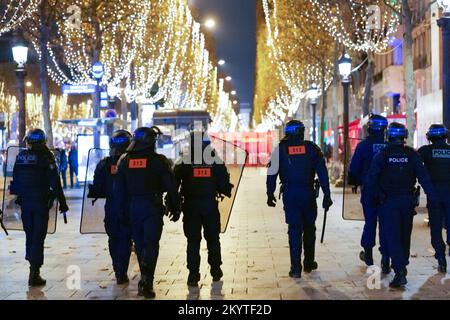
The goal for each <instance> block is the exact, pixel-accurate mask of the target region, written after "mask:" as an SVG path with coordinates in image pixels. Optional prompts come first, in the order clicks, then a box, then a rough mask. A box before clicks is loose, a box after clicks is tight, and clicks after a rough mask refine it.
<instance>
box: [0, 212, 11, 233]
mask: <svg viewBox="0 0 450 320" xmlns="http://www.w3.org/2000/svg"><path fill="white" fill-rule="evenodd" d="M0 226H1V227H2V229H3V231H5V234H6V235H7V236H9V233H8V230H6V227H5V225H4V224H3V213H2V218H1V219H0Z"/></svg>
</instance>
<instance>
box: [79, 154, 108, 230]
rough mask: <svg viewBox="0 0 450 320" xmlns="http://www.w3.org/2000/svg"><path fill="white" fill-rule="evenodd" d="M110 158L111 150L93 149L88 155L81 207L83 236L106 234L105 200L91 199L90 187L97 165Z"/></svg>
mask: <svg viewBox="0 0 450 320" xmlns="http://www.w3.org/2000/svg"><path fill="white" fill-rule="evenodd" d="M107 156H109V150H106V149H91V150H89V153H88V159H87V165H86V177H85V181H86V182H85V184H84V191H83V203H82V207H81V223H80V233H81V234H102V233H106V231H105V224H104V222H103V220H104V219H105V201H106V200H105V199H93V198H89V185H92V184H93V183H94V172H95V168H96V167H97V164H98V163H99V162H100V160H102V159H103V158H105V157H107Z"/></svg>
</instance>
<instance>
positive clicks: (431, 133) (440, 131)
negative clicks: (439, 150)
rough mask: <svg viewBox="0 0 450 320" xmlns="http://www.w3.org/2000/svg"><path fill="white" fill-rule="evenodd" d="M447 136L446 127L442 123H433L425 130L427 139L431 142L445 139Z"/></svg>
mask: <svg viewBox="0 0 450 320" xmlns="http://www.w3.org/2000/svg"><path fill="white" fill-rule="evenodd" d="M448 137H449V131H448V129H447V128H446V127H445V126H444V125H442V124H433V125H431V127H430V129H428V132H427V139H428V140H429V141H431V142H432V143H436V142H440V141H445V140H447V139H448Z"/></svg>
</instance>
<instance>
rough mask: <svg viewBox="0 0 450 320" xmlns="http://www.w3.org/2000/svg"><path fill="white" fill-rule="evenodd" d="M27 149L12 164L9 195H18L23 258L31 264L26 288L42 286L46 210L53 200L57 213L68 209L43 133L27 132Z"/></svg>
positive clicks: (56, 169)
mask: <svg viewBox="0 0 450 320" xmlns="http://www.w3.org/2000/svg"><path fill="white" fill-rule="evenodd" d="M25 142H26V144H27V149H26V150H23V151H21V152H20V153H19V154H18V156H17V158H16V162H15V164H14V169H13V181H12V183H11V193H12V194H15V195H17V196H18V204H19V205H20V208H21V211H22V222H23V228H24V230H25V235H26V256H25V259H26V260H28V262H29V263H30V276H29V279H28V285H29V286H32V287H35V286H43V285H45V284H46V280H44V279H42V277H41V276H40V268H41V266H42V265H43V263H44V241H45V237H46V235H47V227H48V220H49V210H50V209H51V207H52V205H53V200H54V199H55V198H56V199H58V202H59V210H60V212H62V213H65V212H67V211H68V210H69V208H68V207H67V203H66V198H65V196H64V193H63V190H62V187H61V180H60V179H59V174H58V172H59V171H58V167H57V165H56V160H55V156H54V155H53V153H52V152H51V151H50V150H49V149H48V148H47V146H46V137H45V133H44V131H42V130H40V129H33V130H30V131H29V132H28V134H27V136H26V137H25Z"/></svg>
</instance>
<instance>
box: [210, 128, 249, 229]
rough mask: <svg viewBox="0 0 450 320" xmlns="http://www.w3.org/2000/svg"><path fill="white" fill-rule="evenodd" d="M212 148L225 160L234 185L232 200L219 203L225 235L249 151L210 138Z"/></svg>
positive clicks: (225, 199)
mask: <svg viewBox="0 0 450 320" xmlns="http://www.w3.org/2000/svg"><path fill="white" fill-rule="evenodd" d="M210 138H211V146H212V147H213V148H214V150H215V151H216V154H217V156H218V157H219V158H220V159H222V160H223V162H224V164H225V166H226V167H227V170H228V173H229V174H230V182H231V183H232V184H233V185H234V188H233V189H232V191H231V197H230V198H227V197H225V198H223V199H222V201H220V202H219V211H220V226H221V230H220V231H221V232H222V233H225V231H226V230H227V227H228V222H229V220H230V217H231V212H232V211H233V205H234V200H235V198H236V194H237V191H238V188H239V183H240V182H241V177H242V173H243V172H244V167H245V163H246V161H247V157H248V154H247V151H245V150H244V149H242V148H240V147H238V146H236V145H235V144H233V143H230V142H227V141H225V140H222V139H219V138H215V137H210Z"/></svg>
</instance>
